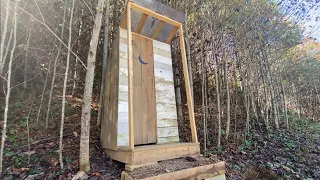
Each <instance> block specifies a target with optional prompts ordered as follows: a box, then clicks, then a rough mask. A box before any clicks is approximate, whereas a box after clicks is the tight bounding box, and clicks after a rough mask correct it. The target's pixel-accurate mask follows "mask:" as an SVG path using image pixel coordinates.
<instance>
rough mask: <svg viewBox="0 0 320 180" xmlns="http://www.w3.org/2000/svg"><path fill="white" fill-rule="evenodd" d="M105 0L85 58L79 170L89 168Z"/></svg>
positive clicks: (95, 21)
mask: <svg viewBox="0 0 320 180" xmlns="http://www.w3.org/2000/svg"><path fill="white" fill-rule="evenodd" d="M104 2H105V0H99V1H98V6H97V8H96V9H97V13H96V17H95V20H94V27H93V30H92V37H91V41H90V47H89V52H88V59H87V72H86V80H85V87H84V93H83V105H82V114H81V136H80V155H79V167H80V171H84V172H88V171H89V170H90V162H89V156H90V154H89V137H90V116H91V101H92V87H93V80H94V69H95V62H96V54H97V46H98V42H99V34H100V29H101V24H102V15H103V9H104Z"/></svg>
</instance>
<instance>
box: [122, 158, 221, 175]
mask: <svg viewBox="0 0 320 180" xmlns="http://www.w3.org/2000/svg"><path fill="white" fill-rule="evenodd" d="M216 162H218V160H217V159H216V157H215V156H212V157H208V158H207V157H203V156H187V157H184V158H178V159H171V160H166V161H161V162H158V163H157V164H155V165H150V166H144V167H140V168H137V169H134V170H133V171H132V172H130V173H128V174H129V175H130V176H131V177H132V178H134V179H144V178H148V177H153V176H158V175H161V174H166V173H171V172H176V171H180V170H183V169H189V168H194V167H199V166H204V165H209V164H214V163H216Z"/></svg>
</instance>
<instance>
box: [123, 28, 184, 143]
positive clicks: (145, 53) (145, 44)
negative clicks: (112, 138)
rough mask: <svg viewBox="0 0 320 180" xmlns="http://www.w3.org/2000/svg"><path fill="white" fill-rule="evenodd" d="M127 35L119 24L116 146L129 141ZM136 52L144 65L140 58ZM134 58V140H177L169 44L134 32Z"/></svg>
mask: <svg viewBox="0 0 320 180" xmlns="http://www.w3.org/2000/svg"><path fill="white" fill-rule="evenodd" d="M126 38H127V31H126V30H124V29H121V28H120V39H119V42H120V43H119V103H118V124H117V125H118V136H117V143H118V146H127V145H128V144H129V137H128V136H129V128H128V126H129V124H128V62H127V39H126ZM139 55H140V56H141V58H142V59H143V61H145V62H146V63H148V64H147V65H143V64H141V63H140V62H139V60H138V58H139ZM133 61H134V62H133V64H134V82H133V86H134V90H133V91H134V92H133V93H134V126H135V127H140V128H135V144H149V143H156V142H158V143H166V142H178V141H179V135H178V123H177V113H176V102H175V92H174V83H173V72H172V59H171V48H170V45H168V44H165V43H161V42H158V41H155V40H151V39H148V38H145V37H143V36H139V35H134V36H133ZM140 112H142V113H140ZM141 118H142V121H140V119H141ZM145 127H146V128H145ZM154 127H156V128H154Z"/></svg>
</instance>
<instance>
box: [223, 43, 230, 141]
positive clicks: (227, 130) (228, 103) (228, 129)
mask: <svg viewBox="0 0 320 180" xmlns="http://www.w3.org/2000/svg"><path fill="white" fill-rule="evenodd" d="M224 49H225V48H224ZM224 51H225V50H224ZM224 53H225V52H224ZM224 81H225V83H226V92H227V127H226V136H225V139H226V140H228V138H229V134H230V89H229V82H228V63H227V59H226V56H225V55H224Z"/></svg>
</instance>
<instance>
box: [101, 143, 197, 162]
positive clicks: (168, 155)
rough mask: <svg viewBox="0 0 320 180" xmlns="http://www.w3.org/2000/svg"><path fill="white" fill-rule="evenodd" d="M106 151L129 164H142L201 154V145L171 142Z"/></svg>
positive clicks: (112, 156) (113, 157) (114, 157)
mask: <svg viewBox="0 0 320 180" xmlns="http://www.w3.org/2000/svg"><path fill="white" fill-rule="evenodd" d="M105 152H106V154H107V155H108V156H110V157H111V158H112V159H114V160H117V161H120V162H123V163H126V164H129V165H141V164H147V163H154V162H157V161H162V160H168V159H174V158H180V157H184V156H188V155H195V154H199V153H200V146H199V143H170V144H156V145H144V146H136V147H135V148H134V149H133V150H132V149H131V150H130V149H128V147H119V148H118V150H117V151H114V150H108V149H105Z"/></svg>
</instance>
